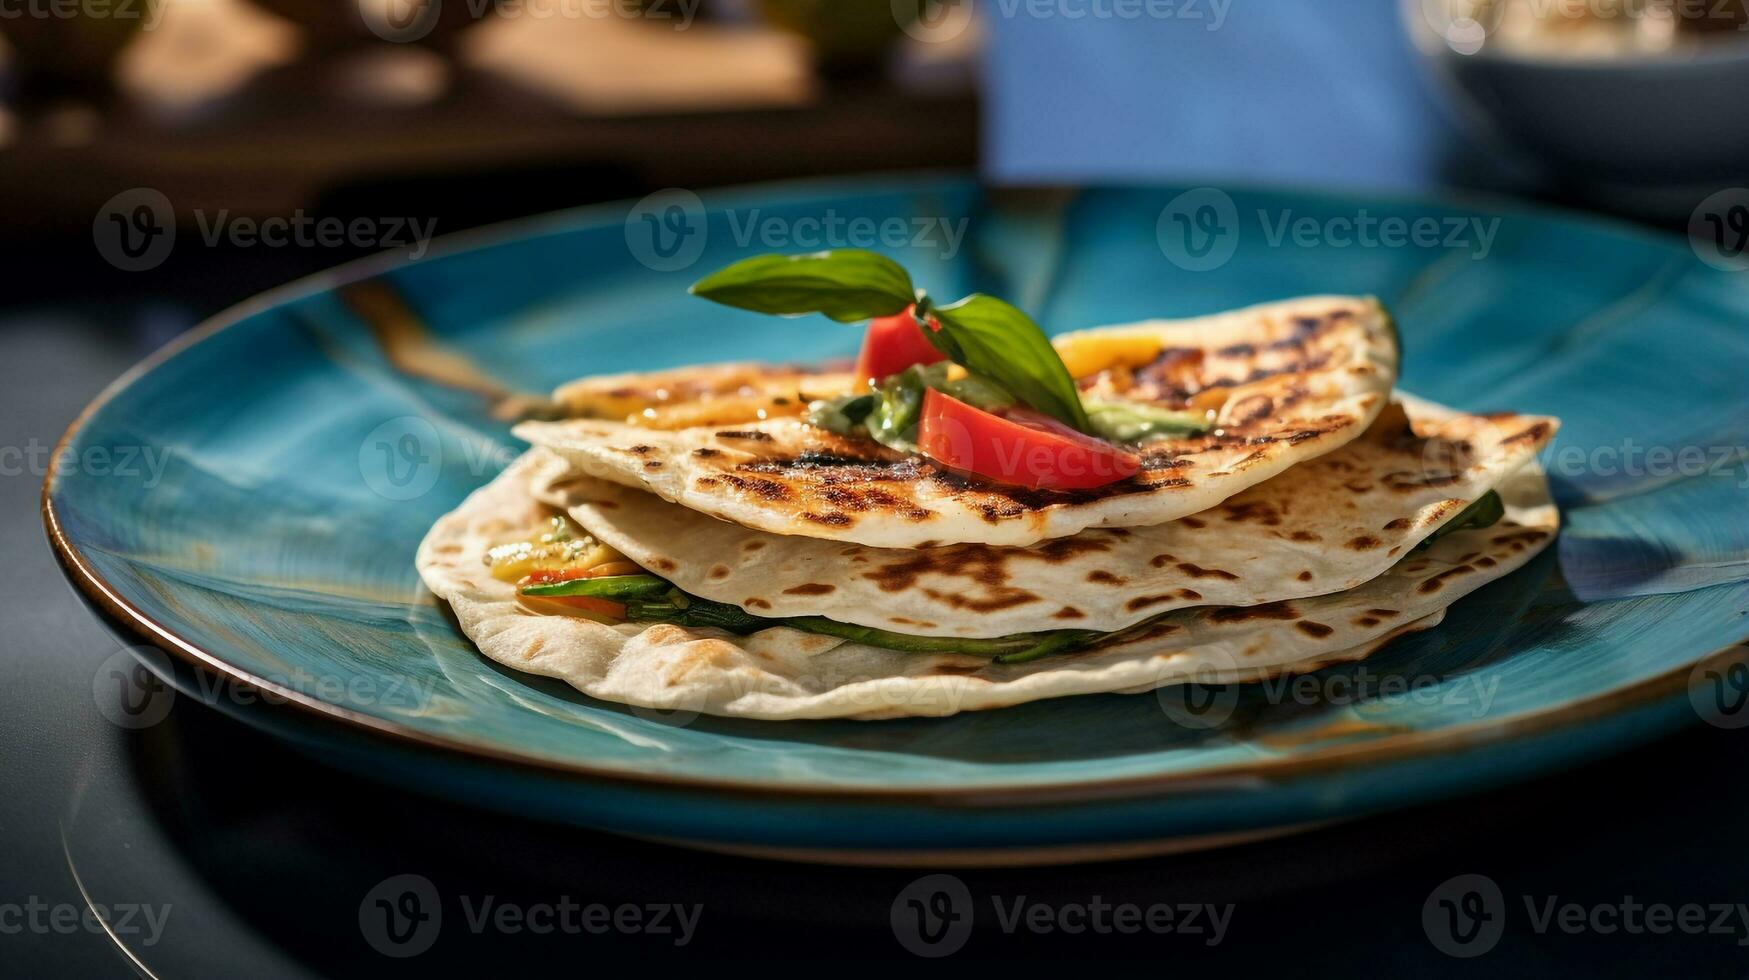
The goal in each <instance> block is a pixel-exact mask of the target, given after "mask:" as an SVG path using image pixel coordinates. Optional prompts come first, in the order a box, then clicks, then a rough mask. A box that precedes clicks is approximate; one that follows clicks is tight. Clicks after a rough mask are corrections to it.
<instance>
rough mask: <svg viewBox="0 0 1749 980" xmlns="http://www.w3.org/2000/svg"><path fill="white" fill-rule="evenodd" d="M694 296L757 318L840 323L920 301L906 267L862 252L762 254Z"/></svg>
mask: <svg viewBox="0 0 1749 980" xmlns="http://www.w3.org/2000/svg"><path fill="white" fill-rule="evenodd" d="M688 292H690V293H692V295H694V296H698V297H702V298H704V299H708V300H710V301H711V302H713V303H721V304H723V305H724V306H733V307H737V308H739V309H743V310H752V311H753V312H755V313H773V314H776V315H778V316H800V315H802V314H804V313H823V314H825V315H826V316H829V317H831V318H832V319H834V320H837V321H838V322H839V323H854V322H855V321H857V320H868V319H872V318H874V317H877V316H892V315H893V314H894V313H897V312H899V311H900V310H902V309H904V308H905V307H907V306H909V305H911V303H912V302H913V301H915V299H916V296H915V295H914V294H915V290H914V289H913V288H912V286H911V275H910V274H909V273H907V272H906V271H905V269H904V267H903V266H901V265H899V263H897V262H894V261H893V260H892V259H889V258H887V257H886V256H884V255H878V254H876V253H874V252H865V251H863V250H861V249H838V250H835V251H831V252H815V253H813V254H811V255H757V256H754V257H753V258H750V259H743V260H741V261H740V262H736V263H735V264H733V265H729V266H725V267H723V268H721V269H718V270H717V271H716V272H713V273H711V274H710V275H708V276H705V277H704V278H703V279H700V280H699V281H697V282H695V283H693V284H692V288H691V289H690V290H688Z"/></svg>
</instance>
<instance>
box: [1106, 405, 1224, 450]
mask: <svg viewBox="0 0 1749 980" xmlns="http://www.w3.org/2000/svg"><path fill="white" fill-rule="evenodd" d="M1086 407H1087V420H1088V421H1089V422H1091V423H1092V424H1093V433H1094V434H1095V435H1097V436H1099V437H1100V438H1101V439H1106V440H1109V441H1111V442H1141V441H1142V440H1144V439H1152V438H1154V437H1155V436H1199V435H1202V434H1203V433H1205V432H1207V431H1209V430H1210V429H1212V428H1214V427H1215V423H1214V420H1213V419H1212V418H1210V417H1209V413H1207V412H1179V411H1174V410H1172V409H1169V408H1157V407H1155V406H1153V405H1143V404H1139V403H1136V402H1105V401H1094V402H1088V403H1086Z"/></svg>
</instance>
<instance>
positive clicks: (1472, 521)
mask: <svg viewBox="0 0 1749 980" xmlns="http://www.w3.org/2000/svg"><path fill="white" fill-rule="evenodd" d="M1505 516H1506V505H1505V503H1503V502H1502V501H1501V500H1500V495H1499V494H1498V493H1495V492H1494V491H1492V490H1490V491H1488V492H1487V493H1485V494H1482V495H1481V496H1480V497H1477V498H1476V499H1475V500H1472V501H1470V505H1469V506H1468V507H1465V508H1464V509H1463V510H1460V511H1458V514H1457V516H1456V517H1454V518H1452V519H1451V520H1449V521H1446V522H1445V523H1444V524H1441V525H1440V526H1439V527H1438V528H1435V529H1434V531H1433V533H1432V534H1429V535H1428V536H1427V537H1425V538H1422V539H1421V543H1420V544H1418V545H1416V546H1415V549H1414V550H1415V551H1421V550H1422V549H1424V548H1429V547H1432V545H1433V542H1435V541H1438V540H1439V539H1440V538H1443V537H1445V536H1446V535H1448V534H1455V533H1457V532H1458V531H1462V530H1465V529H1468V528H1473V527H1493V526H1494V525H1495V524H1498V523H1499V522H1500V518H1502V517H1505Z"/></svg>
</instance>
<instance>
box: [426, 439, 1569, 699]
mask: <svg viewBox="0 0 1749 980" xmlns="http://www.w3.org/2000/svg"><path fill="white" fill-rule="evenodd" d="M539 465H540V464H539V460H538V459H536V458H535V457H532V456H525V457H523V458H522V459H520V460H518V461H517V462H516V463H514V464H512V465H511V466H510V468H509V469H507V470H506V471H505V472H504V473H503V474H501V475H500V476H499V477H498V478H497V479H495V480H494V481H492V482H491V483H490V484H488V485H487V486H485V487H483V488H481V489H480V490H478V491H476V492H475V493H474V494H473V495H472V496H470V497H469V498H468V499H467V500H466V501H465V502H464V503H463V504H462V505H461V507H460V508H458V509H457V510H456V511H454V512H453V513H450V514H448V515H446V516H445V517H443V518H442V519H440V520H439V521H438V522H437V524H436V525H435V526H434V527H433V528H432V530H431V532H430V534H429V535H427V537H426V539H425V540H424V542H423V543H422V544H421V545H420V548H419V554H418V559H417V563H418V568H419V572H420V574H421V576H423V578H424V580H425V583H426V585H427V586H428V587H429V588H430V589H431V591H432V592H433V593H435V594H436V595H437V596H438V597H440V598H442V599H445V600H447V601H448V602H449V603H450V605H451V607H452V608H453V610H454V612H455V615H456V619H457V620H458V622H459V623H460V624H461V627H462V629H463V631H464V632H466V633H467V635H468V636H469V637H471V638H472V639H473V641H474V642H475V643H476V644H477V645H478V646H479V649H480V651H481V652H482V653H484V654H485V655H486V656H488V657H490V658H492V659H493V660H496V661H498V662H499V663H502V664H504V665H505V666H508V667H511V668H513V669H516V670H522V671H527V672H529V673H533V674H539V675H543V676H547V677H555V678H558V679H561V680H563V681H565V682H567V683H569V684H571V685H572V686H573V687H575V688H577V689H578V690H580V691H583V692H584V693H586V694H589V695H591V696H593V697H597V698H602V699H604V700H608V701H616V702H620V703H624V704H629V705H634V706H639V707H641V708H648V709H655V710H660V711H674V712H680V713H681V715H680V717H681V718H684V717H685V715H686V714H689V713H693V712H702V713H706V714H712V715H723V716H730V717H740V718H761V719H772V720H776V719H798V718H862V719H867V718H888V717H899V716H913V715H915V716H939V715H948V714H953V713H955V712H958V711H971V710H980V709H986V708H997V707H1003V706H1006V705H1012V704H1019V703H1022V702H1025V701H1033V700H1037V699H1040V698H1048V697H1061V696H1065V695H1072V694H1089V693H1097V692H1114V691H1132V692H1133V691H1145V690H1151V689H1153V688H1157V687H1160V686H1162V685H1167V684H1174V683H1181V682H1185V681H1197V682H1201V683H1225V682H1228V681H1233V680H1255V679H1259V678H1262V677H1267V676H1271V675H1274V674H1280V673H1290V672H1297V671H1303V670H1309V669H1313V668H1314V667H1316V666H1321V665H1323V664H1327V663H1331V662H1335V661H1339V660H1344V659H1355V658H1358V657H1361V656H1365V655H1366V654H1367V653H1369V652H1371V651H1372V650H1374V649H1376V648H1377V647H1379V646H1380V645H1382V642H1383V641H1384V640H1386V639H1388V638H1390V637H1392V636H1394V635H1398V634H1400V633H1402V632H1404V631H1407V630H1412V629H1415V628H1420V627H1422V626H1425V625H1428V624H1429V621H1430V620H1431V621H1432V622H1437V619H1435V618H1434V617H1436V616H1437V615H1438V614H1439V613H1440V612H1441V611H1442V610H1444V609H1445V608H1446V607H1447V606H1449V605H1450V604H1451V603H1452V602H1455V601H1456V600H1457V599H1459V598H1461V597H1462V596H1464V595H1466V594H1468V593H1469V592H1470V591H1472V590H1474V589H1476V588H1479V587H1480V586H1481V585H1483V584H1485V583H1487V582H1490V581H1493V580H1494V579H1497V578H1499V577H1501V576H1503V575H1506V574H1508V573H1509V572H1511V571H1513V570H1514V569H1517V568H1518V567H1520V566H1521V565H1523V564H1524V563H1525V562H1526V561H1528V560H1530V558H1531V557H1532V556H1534V555H1535V554H1536V553H1538V552H1539V551H1541V550H1542V549H1543V548H1545V547H1546V546H1547V545H1548V544H1549V542H1550V541H1551V540H1552V539H1553V537H1554V534H1555V531H1556V527H1557V524H1558V517H1557V515H1556V512H1555V508H1554V505H1553V504H1552V503H1551V502H1550V500H1549V496H1548V486H1547V481H1546V480H1545V479H1544V477H1543V475H1542V471H1541V470H1540V469H1539V468H1537V467H1536V466H1535V464H1534V463H1532V464H1528V465H1527V466H1525V467H1524V468H1523V469H1521V470H1519V471H1518V473H1516V474H1514V475H1513V476H1512V477H1511V478H1510V479H1508V480H1507V481H1506V482H1505V483H1504V484H1502V486H1501V487H1500V493H1501V495H1502V497H1503V498H1504V499H1505V502H1506V504H1507V506H1508V510H1507V517H1506V519H1505V520H1503V521H1502V522H1501V523H1499V524H1496V525H1495V526H1493V527H1489V528H1484V529H1476V530H1467V531H1459V532H1455V533H1453V534H1450V535H1448V536H1446V537H1444V538H1442V539H1440V540H1439V541H1437V542H1435V543H1434V544H1433V545H1432V546H1431V547H1430V548H1428V549H1427V550H1426V551H1425V552H1422V553H1420V554H1418V555H1414V556H1411V557H1410V558H1408V559H1406V560H1404V561H1402V562H1399V563H1398V564H1397V565H1395V566H1394V567H1392V568H1391V569H1390V570H1389V571H1387V572H1386V573H1385V574H1383V575H1381V576H1379V577H1378V578H1375V579H1373V580H1372V581H1369V582H1367V583H1365V584H1363V585H1361V586H1359V587H1357V588H1354V589H1350V590H1348V591H1345V592H1339V593H1336V594H1333V595H1328V596H1321V597H1317V598H1311V599H1301V600H1293V601H1289V602H1279V603H1270V604H1266V605H1261V606H1251V607H1223V606H1212V607H1199V608H1194V609H1184V610H1179V611H1176V612H1172V613H1168V614H1166V615H1164V616H1162V617H1160V618H1159V619H1156V620H1151V621H1149V623H1148V624H1147V625H1145V626H1140V627H1137V628H1136V629H1134V630H1131V631H1128V632H1126V633H1125V634H1121V635H1119V636H1116V637H1113V638H1111V639H1110V640H1109V641H1108V642H1107V643H1106V644H1105V645H1104V646H1101V647H1097V648H1093V649H1089V650H1084V651H1079V652H1074V653H1068V654H1062V655H1057V656H1052V657H1046V658H1043V659H1040V660H1037V661H1034V662H1032V663H1026V664H1011V665H1004V664H996V663H993V662H990V661H987V660H983V659H980V658H973V657H965V656H958V655H939V654H917V653H901V652H896V651H890V650H881V649H876V648H872V647H867V646H862V645H858V644H854V643H845V642H842V641H839V640H837V639H834V638H830V637H823V636H817V635H814V634H809V633H803V632H800V631H797V630H793V629H789V628H785V627H778V628H773V629H769V630H763V631H761V632H758V633H755V634H753V635H752V636H747V637H739V636H734V635H732V634H728V633H724V632H722V631H719V630H714V629H694V628H683V627H678V626H672V625H667V624H660V625H648V626H644V625H638V624H622V625H618V626H608V625H603V624H600V623H595V622H591V621H588V620H583V619H575V618H570V617H564V616H550V615H541V614H538V613H534V612H531V611H529V610H527V609H526V608H524V607H523V606H522V605H521V604H520V603H519V602H518V600H517V597H516V594H515V587H514V586H513V585H511V584H509V583H505V582H500V581H498V580H497V579H495V578H493V577H492V576H491V574H490V572H489V570H488V569H487V567H486V565H485V563H484V558H485V554H486V552H487V550H488V549H489V548H491V547H492V546H493V545H495V544H499V543H504V542H506V541H513V540H522V539H527V538H528V537H530V536H532V535H534V534H536V533H538V532H539V531H540V530H542V529H543V528H544V527H545V522H546V520H547V518H548V517H549V516H550V515H551V510H550V509H549V508H548V507H546V506H545V505H543V504H540V503H538V502H536V501H535V500H534V499H533V498H532V496H531V492H532V483H533V480H534V478H535V476H536V471H537V469H538V467H539Z"/></svg>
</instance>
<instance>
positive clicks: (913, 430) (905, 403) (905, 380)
mask: <svg viewBox="0 0 1749 980" xmlns="http://www.w3.org/2000/svg"><path fill="white" fill-rule="evenodd" d="M929 388H934V389H936V390H937V391H941V392H945V393H947V394H949V395H952V396H953V397H955V398H958V399H959V400H960V401H963V402H965V403H966V404H968V405H971V406H972V407H974V408H981V409H983V410H984V411H987V412H988V411H994V410H996V409H1001V408H1007V407H1008V406H1010V405H1013V404H1014V396H1013V395H1010V394H1009V393H1008V392H1006V391H1004V390H1003V389H1002V387H1001V386H1000V385H997V384H996V383H995V382H993V381H989V380H986V379H984V378H980V377H978V376H977V375H967V376H966V377H963V378H959V379H956V380H953V381H949V380H948V379H947V365H946V364H945V363H937V364H931V365H929V366H928V367H924V366H923V365H921V364H913V365H911V366H910V367H908V368H906V369H905V370H903V371H900V372H899V373H898V374H895V375H892V376H890V377H888V378H886V379H885V380H883V381H882V382H881V383H880V384H879V385H877V386H876V387H875V389H874V391H872V392H870V393H868V394H864V395H843V396H841V397H839V398H835V399H832V400H830V401H819V402H815V403H814V404H813V405H811V406H810V408H811V411H810V413H809V415H808V422H809V424H811V425H817V426H819V427H820V428H822V429H825V430H827V431H828V432H836V433H838V434H839V435H841V436H847V435H851V434H852V433H857V434H861V435H866V436H868V437H869V438H870V439H873V440H874V441H876V442H878V443H880V444H881V445H883V446H886V447H887V448H889V449H895V450H898V451H899V452H902V453H908V452H915V451H916V449H917V420H918V418H919V417H920V416H921V415H922V412H923V392H924V391H925V390H926V389H929Z"/></svg>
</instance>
